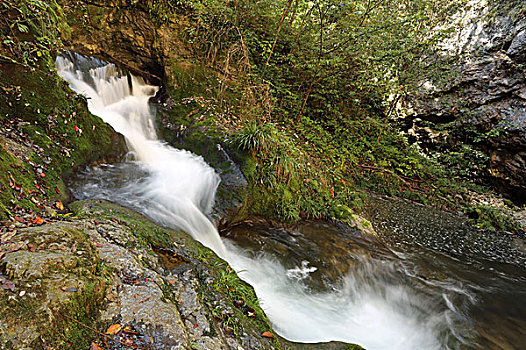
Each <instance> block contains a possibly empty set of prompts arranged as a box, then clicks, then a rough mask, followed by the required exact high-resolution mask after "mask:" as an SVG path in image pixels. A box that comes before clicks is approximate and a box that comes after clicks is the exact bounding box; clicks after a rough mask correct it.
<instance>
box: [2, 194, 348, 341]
mask: <svg viewBox="0 0 526 350" xmlns="http://www.w3.org/2000/svg"><path fill="white" fill-rule="evenodd" d="M72 207H74V208H75V209H76V210H77V211H78V214H77V215H78V218H76V219H74V220H71V221H63V222H52V223H49V224H46V225H44V226H38V227H30V228H20V229H13V230H12V231H9V232H11V233H9V234H7V235H6V234H4V233H3V231H2V232H0V233H1V235H0V238H1V240H0V287H1V288H0V348H2V349H4V348H8V349H35V348H37V349H40V348H51V347H54V348H62V347H68V348H73V349H82V348H84V349H87V348H88V347H89V344H90V342H91V341H94V342H96V343H98V344H99V345H103V344H104V345H103V347H104V348H105V349H122V343H126V344H132V345H134V346H138V347H139V348H148V349H172V350H176V349H195V348H198V349H218V350H220V349H221V350H222V349H235V350H241V349H274V348H276V347H278V348H279V347H284V348H287V349H306V350H310V349H319V348H327V349H346V348H348V346H349V345H347V344H343V343H337V342H333V343H328V344H311V345H310V344H296V343H290V342H288V341H286V340H283V339H281V338H279V337H278V336H277V335H276V338H275V339H270V338H265V337H262V333H263V332H269V331H270V332H272V330H271V328H270V325H269V321H268V320H267V318H266V316H265V314H264V312H263V310H262V309H261V308H260V307H259V304H258V301H257V297H256V295H255V293H254V291H253V289H252V288H250V286H248V285H247V284H246V283H245V282H243V281H241V280H240V279H239V278H238V277H237V275H235V273H234V272H233V271H232V270H231V269H230V267H229V266H228V264H227V263H226V262H224V261H222V260H221V259H219V258H218V257H217V256H216V255H215V254H214V253H213V252H212V251H210V250H209V249H207V248H205V247H203V246H202V245H201V244H200V243H197V242H195V241H193V240H192V239H191V237H190V236H188V235H186V234H185V233H183V232H177V231H171V230H167V229H163V228H161V227H159V226H157V225H155V224H154V223H153V222H151V221H149V220H148V219H146V218H144V217H143V216H141V215H139V214H137V213H135V212H133V211H131V210H129V209H126V208H123V207H121V206H118V205H115V204H112V203H109V202H105V201H99V200H92V201H85V202H76V203H74V204H72ZM240 301H242V302H241V305H240V304H239V302H240ZM247 310H251V312H253V313H254V314H255V316H254V315H248V311H247ZM112 325H113V327H114V329H117V331H116V335H115V336H114V339H116V340H118V341H120V343H119V342H116V341H111V340H109V339H106V340H101V339H100V338H99V339H97V331H98V332H102V333H105V332H106V331H107V329H108V328H109V327H110V326H112ZM115 325H118V326H115ZM115 327H117V328H115ZM105 343H107V344H105Z"/></svg>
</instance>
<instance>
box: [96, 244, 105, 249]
mask: <svg viewBox="0 0 526 350" xmlns="http://www.w3.org/2000/svg"><path fill="white" fill-rule="evenodd" d="M95 246H96V247H97V248H102V247H104V246H103V245H102V244H100V243H97V244H95Z"/></svg>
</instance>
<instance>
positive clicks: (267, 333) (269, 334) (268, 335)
mask: <svg viewBox="0 0 526 350" xmlns="http://www.w3.org/2000/svg"><path fill="white" fill-rule="evenodd" d="M261 336H262V337H264V338H274V335H273V334H272V333H270V332H263V333H261Z"/></svg>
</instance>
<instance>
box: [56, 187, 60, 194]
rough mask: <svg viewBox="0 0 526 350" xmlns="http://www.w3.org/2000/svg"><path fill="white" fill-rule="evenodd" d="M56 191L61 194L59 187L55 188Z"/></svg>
mask: <svg viewBox="0 0 526 350" xmlns="http://www.w3.org/2000/svg"><path fill="white" fill-rule="evenodd" d="M55 191H56V192H57V193H58V194H60V190H59V189H58V187H57V186H55Z"/></svg>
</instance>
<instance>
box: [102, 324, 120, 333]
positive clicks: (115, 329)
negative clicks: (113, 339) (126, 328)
mask: <svg viewBox="0 0 526 350" xmlns="http://www.w3.org/2000/svg"><path fill="white" fill-rule="evenodd" d="M121 329H122V327H121V325H120V324H118V323H116V324H112V325H111V326H110V327H109V328H108V330H107V331H106V334H109V335H115V334H117V333H119V332H120V331H121Z"/></svg>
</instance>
